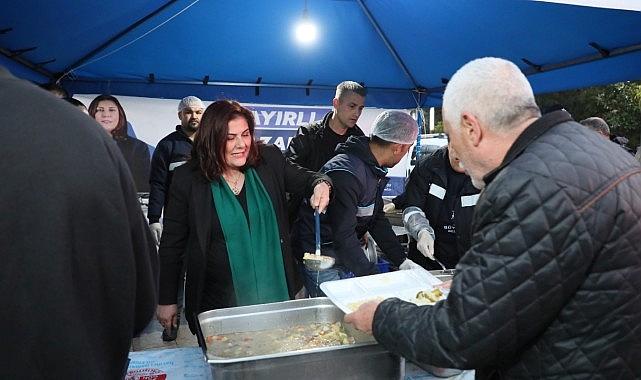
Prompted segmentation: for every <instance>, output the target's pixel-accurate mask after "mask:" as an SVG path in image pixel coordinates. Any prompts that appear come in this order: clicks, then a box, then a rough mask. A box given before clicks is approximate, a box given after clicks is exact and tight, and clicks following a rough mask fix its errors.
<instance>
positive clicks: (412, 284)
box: [320, 269, 442, 313]
mask: <svg viewBox="0 0 641 380" xmlns="http://www.w3.org/2000/svg"><path fill="white" fill-rule="evenodd" d="M441 283H442V281H441V280H439V279H438V278H436V277H435V276H434V275H432V274H431V273H430V272H428V271H426V270H425V269H411V270H399V271H394V272H388V273H381V274H374V275H371V276H363V277H353V278H347V279H344V280H336V281H327V282H323V283H322V284H321V285H320V288H321V290H322V291H323V292H324V293H325V294H326V295H327V297H328V298H329V299H330V300H332V302H333V303H334V304H335V305H336V306H338V308H340V309H341V310H343V311H344V312H345V313H351V312H352V311H354V310H356V309H357V308H358V306H360V304H362V303H364V302H367V301H369V300H375V299H381V300H382V299H385V298H391V297H396V298H400V299H402V300H404V301H408V302H414V303H416V302H415V301H416V298H415V297H416V293H418V292H419V291H421V290H427V291H429V290H432V289H434V287H435V286H436V285H439V284H441Z"/></svg>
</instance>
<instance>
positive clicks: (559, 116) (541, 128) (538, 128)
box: [483, 110, 573, 186]
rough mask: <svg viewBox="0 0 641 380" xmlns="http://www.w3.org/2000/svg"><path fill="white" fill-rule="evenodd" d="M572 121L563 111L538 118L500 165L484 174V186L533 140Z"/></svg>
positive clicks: (518, 138) (518, 139) (511, 148)
mask: <svg viewBox="0 0 641 380" xmlns="http://www.w3.org/2000/svg"><path fill="white" fill-rule="evenodd" d="M572 120H573V119H572V116H571V115H570V114H569V113H568V112H567V111H565V110H559V111H554V112H550V113H548V114H546V115H543V116H541V117H540V118H538V119H537V120H536V121H535V122H533V123H532V124H530V125H529V126H528V127H527V128H525V130H524V131H523V132H522V133H521V134H520V135H519V137H517V138H516V140H515V141H514V144H512V146H511V147H510V149H509V150H508V151H507V154H506V155H505V158H504V159H503V162H502V163H501V165H499V166H498V167H497V168H496V169H494V170H492V171H491V172H489V173H488V174H486V175H485V177H483V182H485V185H486V186H487V185H488V184H489V183H490V182H492V180H493V179H494V177H496V176H497V174H499V173H500V172H501V170H503V168H504V167H506V166H507V165H509V164H510V162H512V161H514V159H516V158H517V157H518V156H520V155H521V153H523V151H524V150H525V148H527V147H528V146H529V145H530V144H531V143H532V142H533V141H534V140H536V139H538V138H539V137H540V136H541V135H543V134H544V133H545V132H547V131H548V130H550V129H551V128H552V127H554V126H555V125H557V124H561V123H565V122H568V121H572Z"/></svg>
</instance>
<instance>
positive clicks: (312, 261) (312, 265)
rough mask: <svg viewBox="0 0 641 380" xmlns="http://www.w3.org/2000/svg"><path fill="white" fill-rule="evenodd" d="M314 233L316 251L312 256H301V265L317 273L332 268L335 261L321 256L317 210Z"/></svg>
mask: <svg viewBox="0 0 641 380" xmlns="http://www.w3.org/2000/svg"><path fill="white" fill-rule="evenodd" d="M314 232H315V234H316V251H315V252H314V253H313V254H312V253H309V252H306V253H305V255H304V256H303V264H305V268H307V269H308V270H310V271H314V272H318V271H321V270H325V269H329V268H331V267H333V266H334V262H335V261H336V260H335V259H334V258H333V257H331V256H324V255H321V239H320V213H319V212H318V209H316V210H314Z"/></svg>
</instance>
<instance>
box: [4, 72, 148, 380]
mask: <svg viewBox="0 0 641 380" xmlns="http://www.w3.org/2000/svg"><path fill="white" fill-rule="evenodd" d="M0 104H2V107H0V140H1V141H2V142H3V149H2V160H0V173H2V185H1V186H0V260H1V262H2V264H0V294H2V311H0V326H2V327H3V333H2V344H1V345H0V358H2V359H1V361H2V364H1V365H0V379H47V378H49V379H109V380H111V379H122V378H123V375H124V371H125V369H126V364H127V356H128V354H129V348H130V346H131V340H132V337H133V336H134V334H136V333H138V332H140V331H142V330H143V329H144V328H145V326H147V324H148V323H149V321H150V320H151V318H152V316H153V315H154V314H155V311H156V306H157V299H156V289H157V280H158V277H157V269H158V261H157V260H158V258H157V255H156V249H155V245H154V243H153V241H152V239H151V234H150V232H149V227H148V226H147V223H146V222H145V218H144V216H143V214H142V211H141V209H140V205H139V204H138V198H137V196H136V192H135V189H134V184H133V182H132V180H131V176H130V175H129V173H128V171H129V169H128V168H127V163H126V162H125V160H124V159H123V157H122V154H121V152H120V150H119V149H118V147H117V146H116V143H115V142H114V141H113V139H112V138H111V137H110V136H109V135H108V134H107V133H106V132H105V130H104V129H103V128H101V127H100V125H98V123H96V121H95V120H93V119H92V118H90V117H89V116H87V115H85V114H83V113H82V112H80V111H78V109H77V108H75V107H74V106H72V105H71V104H69V103H67V102H65V101H62V100H61V99H58V98H55V97H54V96H52V95H51V94H49V93H47V92H45V91H43V90H41V89H39V88H37V87H36V86H34V85H32V84H30V83H28V82H26V81H22V80H19V79H17V78H14V77H12V76H11V75H10V74H9V73H8V72H7V71H5V70H4V69H3V68H2V67H0Z"/></svg>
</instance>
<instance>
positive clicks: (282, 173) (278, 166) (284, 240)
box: [159, 145, 331, 332]
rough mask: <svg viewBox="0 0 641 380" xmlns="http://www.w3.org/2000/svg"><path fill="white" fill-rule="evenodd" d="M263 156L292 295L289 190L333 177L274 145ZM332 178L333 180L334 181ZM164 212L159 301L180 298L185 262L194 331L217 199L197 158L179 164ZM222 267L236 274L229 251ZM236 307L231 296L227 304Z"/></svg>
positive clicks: (295, 281) (294, 274) (261, 169)
mask: <svg viewBox="0 0 641 380" xmlns="http://www.w3.org/2000/svg"><path fill="white" fill-rule="evenodd" d="M260 155H261V161H260V163H259V164H258V166H257V167H256V168H255V169H256V172H257V173H258V177H259V178H260V180H261V181H262V183H263V185H264V186H265V189H266V190H267V193H268V194H269V197H270V198H271V201H272V205H273V207H274V212H275V214H276V220H277V222H278V229H279V231H280V242H281V248H282V252H283V263H284V265H285V277H286V278H287V286H288V289H289V295H290V297H292V298H293V296H294V295H295V294H296V293H297V292H298V291H299V290H300V288H301V287H302V281H301V279H300V276H299V272H298V268H297V267H296V263H295V260H294V258H293V256H292V252H291V247H290V238H289V225H288V222H287V209H286V199H285V194H286V193H287V192H301V193H306V194H308V195H311V193H312V190H313V187H314V186H315V185H316V184H317V183H318V182H320V181H321V180H327V181H330V180H329V178H328V177H326V176H322V175H320V174H318V173H315V172H311V171H308V170H305V169H303V168H301V167H299V166H297V165H295V164H292V163H290V162H289V161H287V160H285V157H283V154H282V153H281V151H280V150H279V149H278V148H277V147H275V146H273V145H267V146H265V145H260ZM330 183H331V181H330ZM165 211H166V212H165V216H164V230H163V234H162V240H161V243H160V301H159V303H160V304H161V305H171V304H175V303H176V297H177V293H178V279H179V277H180V276H179V275H180V271H181V268H182V266H183V264H184V265H185V271H186V273H187V282H186V285H185V311H186V318H187V321H188V322H189V327H190V329H191V330H192V332H193V331H195V317H196V316H197V315H198V313H200V312H202V311H204V310H201V306H200V305H201V300H202V293H203V287H204V281H205V271H206V264H207V257H206V254H208V253H209V252H210V238H211V235H212V220H213V218H215V217H217V212H216V205H215V204H214V201H213V199H212V194H211V185H210V182H208V181H207V180H206V179H205V177H204V176H203V175H202V173H201V172H200V170H199V169H198V167H197V165H196V164H195V161H190V162H188V163H187V164H185V165H183V166H181V167H179V168H178V169H176V172H175V173H174V177H173V180H172V184H171V187H170V191H169V202H168V204H167V209H166V210H165ZM220 257H224V258H225V259H224V260H223V261H221V262H220V267H219V268H217V269H218V270H219V271H220V272H219V274H218V275H219V276H221V277H223V278H231V274H230V273H231V269H230V266H229V261H228V258H227V254H226V253H225V254H221V255H220ZM233 291H234V290H233V286H229V287H228V288H227V292H224V293H225V294H220V295H219V297H220V299H221V300H234V299H235V296H234V294H233ZM232 306H236V305H235V302H234V301H229V302H228V303H227V304H225V305H223V306H222V307H232Z"/></svg>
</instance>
